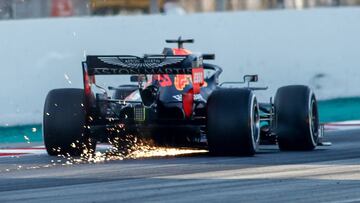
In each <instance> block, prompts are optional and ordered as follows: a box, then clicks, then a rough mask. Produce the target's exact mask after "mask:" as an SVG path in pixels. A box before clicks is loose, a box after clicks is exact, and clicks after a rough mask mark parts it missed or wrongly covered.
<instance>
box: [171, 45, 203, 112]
mask: <svg viewBox="0 0 360 203" xmlns="http://www.w3.org/2000/svg"><path fill="white" fill-rule="evenodd" d="M173 53H174V55H189V54H191V51H189V50H186V49H178V48H174V49H173ZM176 78H178V79H177V80H176V79H175V86H176V88H177V89H178V87H179V88H182V89H183V88H184V86H186V85H187V84H188V82H189V81H188V75H177V76H176ZM191 79H192V85H193V88H192V89H190V90H189V91H188V92H187V93H184V94H182V103H183V109H184V113H185V116H186V117H187V118H190V117H191V115H192V114H193V111H194V95H195V94H200V88H201V86H202V85H203V84H204V69H203V67H198V68H194V69H193V70H192V77H191Z"/></svg>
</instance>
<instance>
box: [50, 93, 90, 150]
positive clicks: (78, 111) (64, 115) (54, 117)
mask: <svg viewBox="0 0 360 203" xmlns="http://www.w3.org/2000/svg"><path fill="white" fill-rule="evenodd" d="M43 136H44V142H45V147H46V151H47V152H48V154H49V155H51V156H56V155H68V156H80V155H83V154H89V153H91V152H94V150H95V147H96V142H95V141H94V140H93V139H91V138H90V137H89V133H88V132H87V128H86V112H85V108H84V90H82V89H55V90H52V91H50V92H49V93H48V95H47V97H46V101H45V107H44V117H43Z"/></svg>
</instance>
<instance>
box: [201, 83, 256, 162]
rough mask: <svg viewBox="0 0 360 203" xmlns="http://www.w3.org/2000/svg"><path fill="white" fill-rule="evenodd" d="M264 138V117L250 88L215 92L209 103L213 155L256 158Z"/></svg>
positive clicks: (210, 140)
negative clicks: (261, 125)
mask: <svg viewBox="0 0 360 203" xmlns="http://www.w3.org/2000/svg"><path fill="white" fill-rule="evenodd" d="M259 139H260V115H259V107H258V103H257V100H256V97H255V95H254V94H253V92H252V91H250V90H248V89H239V88H231V89H230V88H229V89H218V90H215V91H214V92H213V93H212V94H211V96H210V97H209V99H208V104H207V140H208V146H209V152H210V153H211V154H212V155H216V156H220V155H225V156H228V155H230V156H253V155H254V154H255V153H256V151H257V148H258V145H259Z"/></svg>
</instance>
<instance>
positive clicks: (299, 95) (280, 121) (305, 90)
mask: <svg viewBox="0 0 360 203" xmlns="http://www.w3.org/2000/svg"><path fill="white" fill-rule="evenodd" d="M274 107H275V118H276V134H277V140H278V144H279V148H280V150H287V151H288V150H300V151H307V150H313V149H315V147H316V145H317V140H318V135H319V134H318V133H319V116H318V107H317V102H316V98H315V94H314V93H313V92H312V91H311V90H310V88H309V87H307V86H303V85H291V86H285V87H281V88H279V89H278V90H277V92H276V95H275V102H274Z"/></svg>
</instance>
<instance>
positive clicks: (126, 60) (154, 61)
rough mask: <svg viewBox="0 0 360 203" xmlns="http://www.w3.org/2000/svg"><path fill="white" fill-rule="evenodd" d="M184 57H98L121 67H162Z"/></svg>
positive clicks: (175, 62)
mask: <svg viewBox="0 0 360 203" xmlns="http://www.w3.org/2000/svg"><path fill="white" fill-rule="evenodd" d="M185 58H186V57H185V56H184V57H182V56H164V57H144V58H140V57H136V56H126V57H123V56H121V57H116V56H114V57H113V56H109V57H99V60H101V61H102V62H104V63H107V64H110V65H115V66H120V67H123V68H130V69H131V68H135V69H138V68H162V67H166V66H171V65H175V64H178V63H181V62H182V61H183V60H184V59H185Z"/></svg>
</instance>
